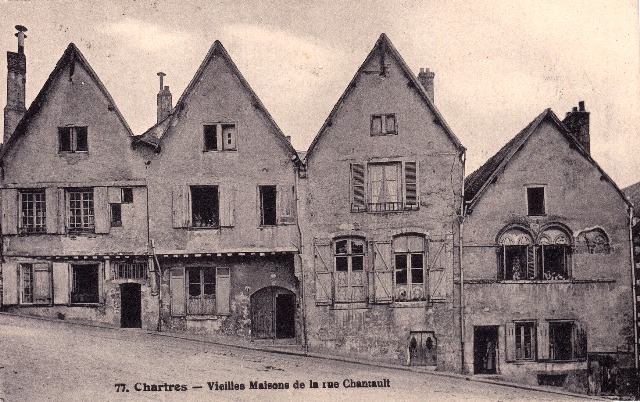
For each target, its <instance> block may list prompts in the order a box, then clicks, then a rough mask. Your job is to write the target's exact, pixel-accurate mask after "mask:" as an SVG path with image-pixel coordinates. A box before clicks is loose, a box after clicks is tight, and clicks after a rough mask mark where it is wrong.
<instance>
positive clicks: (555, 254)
mask: <svg viewBox="0 0 640 402" xmlns="http://www.w3.org/2000/svg"><path fill="white" fill-rule="evenodd" d="M540 248H541V249H542V254H543V259H544V261H543V264H544V273H543V275H544V279H546V280H562V279H567V277H568V275H567V266H566V258H565V253H566V248H567V246H563V245H560V246H558V245H553V246H541V247H540Z"/></svg>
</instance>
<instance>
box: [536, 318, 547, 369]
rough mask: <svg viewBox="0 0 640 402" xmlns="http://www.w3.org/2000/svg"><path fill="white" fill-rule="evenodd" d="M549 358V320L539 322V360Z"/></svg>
mask: <svg viewBox="0 0 640 402" xmlns="http://www.w3.org/2000/svg"><path fill="white" fill-rule="evenodd" d="M548 359H549V322H548V321H541V322H539V323H538V360H548Z"/></svg>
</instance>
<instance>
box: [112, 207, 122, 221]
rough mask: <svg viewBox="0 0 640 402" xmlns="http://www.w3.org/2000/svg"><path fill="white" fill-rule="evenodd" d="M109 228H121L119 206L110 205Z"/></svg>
mask: <svg viewBox="0 0 640 402" xmlns="http://www.w3.org/2000/svg"><path fill="white" fill-rule="evenodd" d="M111 226H122V209H121V206H120V204H111Z"/></svg>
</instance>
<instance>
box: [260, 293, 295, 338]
mask: <svg viewBox="0 0 640 402" xmlns="http://www.w3.org/2000/svg"><path fill="white" fill-rule="evenodd" d="M295 316H296V297H295V295H294V294H293V292H291V291H290V290H287V289H284V288H281V287H275V286H272V287H268V288H263V289H260V290H259V291H257V292H256V293H254V294H253V295H252V296H251V333H252V336H253V338H254V339H290V338H295V336H296V330H295Z"/></svg>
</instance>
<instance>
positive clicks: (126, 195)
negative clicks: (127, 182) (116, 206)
mask: <svg viewBox="0 0 640 402" xmlns="http://www.w3.org/2000/svg"><path fill="white" fill-rule="evenodd" d="M121 191H122V193H121V199H122V203H123V204H132V203H133V189H132V188H131V187H123V188H122V189H121Z"/></svg>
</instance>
